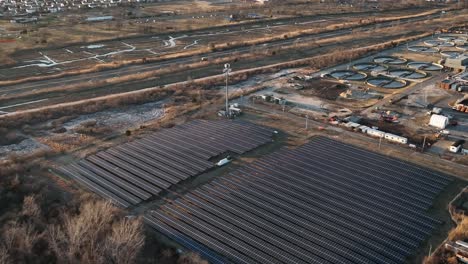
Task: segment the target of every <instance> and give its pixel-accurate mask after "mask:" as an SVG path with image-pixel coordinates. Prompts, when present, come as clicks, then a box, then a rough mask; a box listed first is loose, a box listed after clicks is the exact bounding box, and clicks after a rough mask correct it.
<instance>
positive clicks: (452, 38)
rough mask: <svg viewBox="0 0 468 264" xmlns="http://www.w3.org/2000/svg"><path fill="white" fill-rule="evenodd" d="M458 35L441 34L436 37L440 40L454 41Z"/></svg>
mask: <svg viewBox="0 0 468 264" xmlns="http://www.w3.org/2000/svg"><path fill="white" fill-rule="evenodd" d="M457 38H458V37H455V36H447V35H443V36H439V37H438V38H437V39H439V40H442V41H449V42H451V41H454V40H456V39H457Z"/></svg>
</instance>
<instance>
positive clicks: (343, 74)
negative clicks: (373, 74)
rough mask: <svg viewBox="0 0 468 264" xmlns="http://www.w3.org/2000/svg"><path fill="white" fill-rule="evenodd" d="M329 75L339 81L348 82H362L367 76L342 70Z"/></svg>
mask: <svg viewBox="0 0 468 264" xmlns="http://www.w3.org/2000/svg"><path fill="white" fill-rule="evenodd" d="M328 75H330V76H331V77H333V78H335V79H337V80H347V81H361V80H364V79H366V77H367V74H365V73H363V72H357V71H351V70H340V71H332V72H330V73H329V74H328Z"/></svg>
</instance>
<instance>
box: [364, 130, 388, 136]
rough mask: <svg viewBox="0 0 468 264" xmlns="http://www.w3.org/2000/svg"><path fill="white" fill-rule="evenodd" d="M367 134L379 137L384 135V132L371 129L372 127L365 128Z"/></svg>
mask: <svg viewBox="0 0 468 264" xmlns="http://www.w3.org/2000/svg"><path fill="white" fill-rule="evenodd" d="M367 134H368V135H369V136H373V137H379V138H383V137H385V132H382V131H380V130H377V129H373V128H370V129H367Z"/></svg>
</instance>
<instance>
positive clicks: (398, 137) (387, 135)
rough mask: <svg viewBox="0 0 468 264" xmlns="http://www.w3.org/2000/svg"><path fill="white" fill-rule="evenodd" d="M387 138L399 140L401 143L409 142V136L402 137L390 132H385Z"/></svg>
mask: <svg viewBox="0 0 468 264" xmlns="http://www.w3.org/2000/svg"><path fill="white" fill-rule="evenodd" d="M385 139H386V140H388V141H392V142H397V143H401V144H407V143H408V139H407V138H405V137H400V136H397V135H394V134H390V133H385Z"/></svg>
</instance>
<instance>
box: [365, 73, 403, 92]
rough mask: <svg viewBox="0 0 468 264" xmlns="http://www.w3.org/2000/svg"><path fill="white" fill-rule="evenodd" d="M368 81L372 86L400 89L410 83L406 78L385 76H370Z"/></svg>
mask: <svg viewBox="0 0 468 264" xmlns="http://www.w3.org/2000/svg"><path fill="white" fill-rule="evenodd" d="M366 83H367V84H368V85H370V86H374V87H380V88H385V89H400V88H403V87H405V86H407V85H408V82H407V81H405V80H399V79H394V78H389V77H385V76H377V77H373V78H369V79H368V80H367V82H366Z"/></svg>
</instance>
